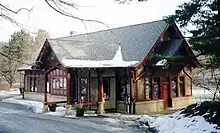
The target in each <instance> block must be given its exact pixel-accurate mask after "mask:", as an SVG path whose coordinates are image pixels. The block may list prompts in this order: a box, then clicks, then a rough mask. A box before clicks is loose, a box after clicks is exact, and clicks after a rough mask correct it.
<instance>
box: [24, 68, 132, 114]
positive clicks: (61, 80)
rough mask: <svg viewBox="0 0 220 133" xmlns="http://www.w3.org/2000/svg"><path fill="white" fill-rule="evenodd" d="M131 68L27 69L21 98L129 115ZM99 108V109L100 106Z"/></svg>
mask: <svg viewBox="0 0 220 133" xmlns="http://www.w3.org/2000/svg"><path fill="white" fill-rule="evenodd" d="M131 71H132V68H67V69H65V70H62V68H59V67H56V68H54V69H51V70H50V71H47V72H44V71H43V70H39V69H38V70H37V69H32V70H26V71H25V74H24V80H23V82H24V83H23V84H24V90H25V91H24V99H29V100H35V101H41V102H43V103H44V104H45V105H51V104H61V103H62V104H64V105H71V106H72V107H75V106H77V105H79V104H82V105H83V106H85V107H88V108H89V109H90V110H95V111H96V112H97V113H104V112H105V111H106V112H129V113H133V112H132V107H131V104H129V103H131V102H133V101H132V98H131V97H132V90H133V89H132V87H133V74H132V73H131ZM100 106H101V107H100Z"/></svg>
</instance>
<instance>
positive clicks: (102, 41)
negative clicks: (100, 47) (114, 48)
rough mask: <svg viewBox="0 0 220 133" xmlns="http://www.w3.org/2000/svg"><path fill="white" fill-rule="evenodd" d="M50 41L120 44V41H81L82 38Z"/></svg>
mask: <svg viewBox="0 0 220 133" xmlns="http://www.w3.org/2000/svg"><path fill="white" fill-rule="evenodd" d="M50 41H71V42H93V43H104V44H120V42H118V43H111V42H104V41H88V40H87V41H80V40H72V39H64V38H53V39H49V42H50Z"/></svg>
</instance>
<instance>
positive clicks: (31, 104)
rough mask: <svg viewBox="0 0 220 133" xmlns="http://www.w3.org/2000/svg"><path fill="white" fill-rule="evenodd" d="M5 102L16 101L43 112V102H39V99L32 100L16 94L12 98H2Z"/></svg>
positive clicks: (34, 110) (36, 111)
mask: <svg viewBox="0 0 220 133" xmlns="http://www.w3.org/2000/svg"><path fill="white" fill-rule="evenodd" d="M2 101H3V102H8V103H15V104H20V105H24V106H26V107H28V108H29V109H31V110H33V112H35V113H41V112H42V110H43V103H42V102H37V101H30V100H24V99H22V98H21V96H17V97H16V96H14V97H11V98H6V99H3V100H2Z"/></svg>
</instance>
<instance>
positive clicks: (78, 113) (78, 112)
mask: <svg viewBox="0 0 220 133" xmlns="http://www.w3.org/2000/svg"><path fill="white" fill-rule="evenodd" d="M85 111H86V108H85V107H81V106H77V107H76V116H84V113H85Z"/></svg>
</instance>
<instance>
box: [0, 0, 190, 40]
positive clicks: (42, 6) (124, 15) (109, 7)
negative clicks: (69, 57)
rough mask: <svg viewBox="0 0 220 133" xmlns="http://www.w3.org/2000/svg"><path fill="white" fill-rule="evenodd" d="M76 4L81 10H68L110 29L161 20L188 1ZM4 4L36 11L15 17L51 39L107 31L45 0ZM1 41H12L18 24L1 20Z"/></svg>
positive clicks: (82, 1)
mask: <svg viewBox="0 0 220 133" xmlns="http://www.w3.org/2000/svg"><path fill="white" fill-rule="evenodd" d="M66 1H68V2H72V1H74V2H75V3H77V4H78V5H82V6H88V7H80V8H79V9H78V10H75V9H70V8H67V9H66V10H68V12H70V13H71V14H74V15H77V16H80V17H83V18H87V19H95V20H100V21H102V22H105V23H106V24H107V25H108V26H109V27H110V28H114V27H121V26H126V25H132V24H138V23H145V22H150V21H155V20H160V19H162V18H163V16H165V15H168V14H172V13H174V11H175V9H176V8H177V5H179V4H181V3H183V2H184V1H186V0H148V2H139V3H136V2H133V3H130V4H117V3H116V2H115V1H114V0H66ZM0 3H1V4H4V5H8V6H9V7H10V8H12V9H14V10H17V9H19V8H21V7H26V8H32V7H33V11H32V12H31V13H30V14H28V12H26V11H23V12H20V13H19V14H18V15H14V16H12V17H13V18H15V20H17V21H18V22H20V23H22V24H23V25H24V27H25V28H27V29H29V31H30V32H36V31H37V30H38V29H45V30H47V31H48V32H49V33H50V36H51V38H56V37H61V36H68V35H69V34H70V31H76V32H77V33H85V32H87V31H88V32H91V31H96V30H102V29H106V27H105V26H104V25H101V24H98V23H91V22H89V23H86V25H87V30H86V29H85V27H84V25H83V23H82V22H81V21H78V20H74V19H72V18H68V17H65V16H62V15H60V14H58V13H57V12H56V11H54V10H53V9H51V8H50V7H49V6H48V5H47V4H46V2H45V1H44V0H0ZM0 29H1V30H0V41H8V39H9V37H10V35H11V34H12V33H13V32H14V31H17V30H19V27H17V26H16V25H14V24H12V23H10V22H8V21H6V20H3V19H2V18H0Z"/></svg>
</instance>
